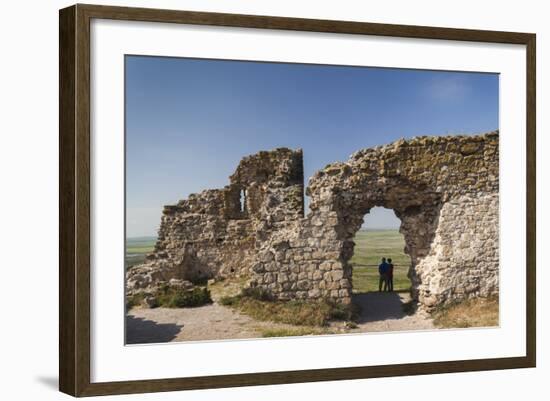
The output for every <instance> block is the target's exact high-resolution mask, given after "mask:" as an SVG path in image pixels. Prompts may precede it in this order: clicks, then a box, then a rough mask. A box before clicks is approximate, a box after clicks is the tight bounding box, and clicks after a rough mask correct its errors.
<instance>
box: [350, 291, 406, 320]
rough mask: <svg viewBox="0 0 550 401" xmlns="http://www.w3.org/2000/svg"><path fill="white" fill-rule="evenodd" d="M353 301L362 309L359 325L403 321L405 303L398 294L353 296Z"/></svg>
mask: <svg viewBox="0 0 550 401" xmlns="http://www.w3.org/2000/svg"><path fill="white" fill-rule="evenodd" d="M352 301H353V303H354V304H356V305H358V306H360V307H361V315H360V316H359V319H358V320H357V323H359V324H361V323H369V322H376V321H383V320H389V319H403V318H404V317H406V316H407V315H406V313H405V312H404V311H403V301H402V300H401V297H400V296H399V293H397V292H364V293H359V294H353V297H352Z"/></svg>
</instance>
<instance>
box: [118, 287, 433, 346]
mask: <svg viewBox="0 0 550 401" xmlns="http://www.w3.org/2000/svg"><path fill="white" fill-rule="evenodd" d="M214 300H215V301H216V299H214ZM408 301H409V295H408V294H406V293H377V292H368V293H364V294H357V295H355V296H354V302H355V303H357V304H359V305H360V306H361V308H362V312H361V316H360V317H359V319H358V321H357V327H353V328H350V327H346V325H345V323H344V322H335V323H333V324H331V325H330V327H327V328H323V329H312V332H314V333H317V334H336V333H369V332H380V331H401V330H428V329H433V328H434V326H433V323H432V320H431V318H430V317H429V316H427V315H424V314H421V313H416V314H414V315H407V314H405V312H404V311H403V306H402V305H403V303H406V302H408ZM126 319H127V320H126V322H127V326H126V329H127V343H128V344H143V343H157V342H170V341H197V340H221V339H239V338H258V337H263V336H265V335H266V333H270V332H271V333H273V332H281V333H284V332H288V333H292V332H297V331H296V330H297V329H299V328H297V326H291V325H287V324H280V323H272V322H259V321H256V320H254V319H252V318H250V317H249V316H246V315H243V314H240V313H238V312H236V311H234V310H233V309H231V308H229V307H226V306H222V305H219V304H218V303H216V302H214V303H213V304H211V305H205V306H201V307H197V308H182V309H169V308H155V309H141V308H137V309H136V308H134V309H132V310H130V311H129V313H128V315H127V317H126Z"/></svg>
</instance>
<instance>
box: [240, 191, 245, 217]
mask: <svg viewBox="0 0 550 401" xmlns="http://www.w3.org/2000/svg"><path fill="white" fill-rule="evenodd" d="M239 205H240V212H241V213H244V212H245V211H246V190H245V189H241V191H240V193H239Z"/></svg>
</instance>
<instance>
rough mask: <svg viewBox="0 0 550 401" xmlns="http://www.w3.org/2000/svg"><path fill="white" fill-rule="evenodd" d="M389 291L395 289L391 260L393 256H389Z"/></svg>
mask: <svg viewBox="0 0 550 401" xmlns="http://www.w3.org/2000/svg"><path fill="white" fill-rule="evenodd" d="M387 276H388V291H390V292H392V291H393V263H392V262H391V258H388V273H387Z"/></svg>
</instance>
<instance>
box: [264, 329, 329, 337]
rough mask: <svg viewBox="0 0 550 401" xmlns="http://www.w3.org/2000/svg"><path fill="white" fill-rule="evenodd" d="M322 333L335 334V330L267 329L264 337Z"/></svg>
mask: <svg viewBox="0 0 550 401" xmlns="http://www.w3.org/2000/svg"><path fill="white" fill-rule="evenodd" d="M320 334H333V332H332V331H330V330H327V329H322V328H317V327H297V328H281V329H265V330H263V331H262V337H298V336H315V335H320Z"/></svg>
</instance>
